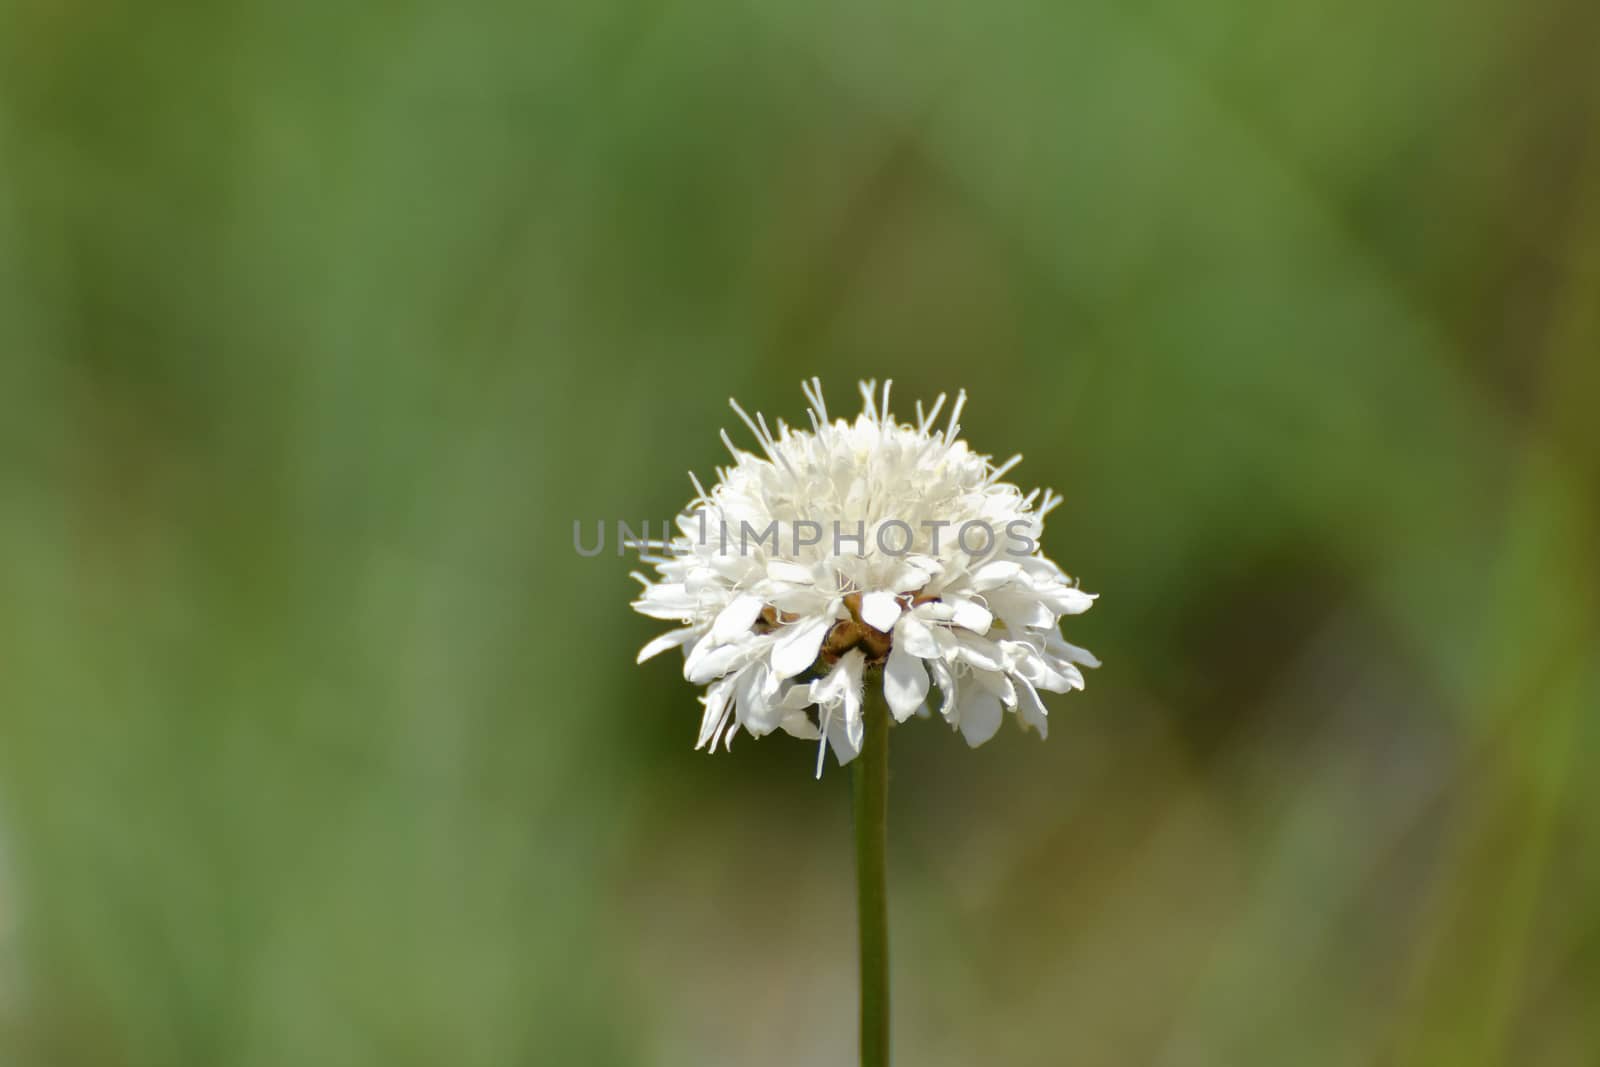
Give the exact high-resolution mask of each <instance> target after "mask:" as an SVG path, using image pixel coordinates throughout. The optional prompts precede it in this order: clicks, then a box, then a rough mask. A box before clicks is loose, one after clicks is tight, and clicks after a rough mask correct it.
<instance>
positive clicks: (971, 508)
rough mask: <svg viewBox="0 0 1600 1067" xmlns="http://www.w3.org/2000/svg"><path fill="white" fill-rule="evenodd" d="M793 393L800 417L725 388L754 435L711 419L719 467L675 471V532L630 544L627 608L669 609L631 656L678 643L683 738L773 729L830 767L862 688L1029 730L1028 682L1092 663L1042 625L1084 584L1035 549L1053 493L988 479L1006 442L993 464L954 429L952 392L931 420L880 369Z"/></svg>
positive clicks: (856, 729) (845, 758) (1041, 724)
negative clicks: (777, 413)
mask: <svg viewBox="0 0 1600 1067" xmlns="http://www.w3.org/2000/svg"><path fill="white" fill-rule="evenodd" d="M803 389H804V391H805V394H806V399H807V400H808V401H809V402H810V408H809V410H808V415H809V421H810V429H809V430H807V429H793V428H790V427H789V426H787V425H786V424H784V423H783V422H781V421H780V422H778V424H777V430H776V432H773V431H772V430H771V429H769V427H768V425H767V421H766V419H765V418H764V417H761V416H757V417H756V418H753V419H752V418H751V417H750V416H749V415H748V414H746V413H745V411H744V409H743V408H741V407H740V406H739V405H738V403H737V402H733V401H730V403H731V404H732V406H733V409H734V410H735V411H736V412H737V413H738V414H739V417H740V418H741V419H742V420H743V421H744V423H745V424H746V426H748V427H749V429H750V432H751V433H752V434H753V435H754V437H755V440H756V442H757V444H758V445H759V447H760V451H759V452H752V451H748V450H744V449H740V448H738V447H737V446H736V445H735V444H734V443H733V441H732V439H731V438H730V437H729V436H728V434H727V433H726V432H724V433H723V435H722V438H723V441H724V443H725V444H726V445H727V447H728V450H729V451H730V452H731V453H732V455H733V463H732V465H731V466H728V467H725V468H721V469H719V470H718V480H717V482H716V484H715V485H713V486H712V487H711V489H710V490H709V491H707V490H706V489H705V488H704V487H703V486H702V485H701V483H700V482H699V480H698V479H696V478H694V476H693V475H691V476H690V477H691V479H692V480H693V481H694V486H695V490H696V496H695V498H694V499H693V501H691V503H690V505H689V507H688V509H686V511H685V512H684V513H683V514H681V515H680V516H679V517H678V519H677V520H676V521H677V527H678V530H677V534H676V535H675V536H674V537H673V538H672V539H671V540H670V541H664V542H655V543H650V544H648V545H647V546H645V547H646V548H647V552H648V554H647V555H646V556H645V557H644V558H645V560H646V561H647V562H649V563H651V564H653V565H654V568H655V571H656V575H655V577H653V578H652V577H647V576H645V575H643V574H638V573H636V574H635V575H634V577H636V578H637V579H638V580H639V581H640V582H641V583H642V584H643V586H644V588H643V592H642V593H641V594H640V596H639V598H638V599H637V600H636V601H634V604H633V606H634V608H635V609H637V610H638V611H640V612H641V613H643V614H645V615H648V616H650V617H651V618H656V619H663V620H675V621H677V622H679V623H680V624H681V626H680V628H678V629H674V630H672V631H670V632H668V633H666V634H663V635H662V636H660V637H658V638H656V639H655V640H653V641H651V642H650V643H649V644H647V645H645V647H644V648H643V650H642V651H640V653H639V661H640V662H643V661H644V660H646V659H649V658H650V657H652V656H654V655H657V654H658V653H661V652H664V651H666V650H668V649H672V648H681V649H682V650H683V652H684V655H685V660H684V669H683V673H684V677H686V678H687V679H688V680H689V681H690V682H691V683H693V684H695V685H704V686H706V687H707V688H706V692H705V695H704V696H703V697H702V698H701V700H702V702H703V703H704V705H705V712H704V715H703V716H702V719H701V725H700V735H699V741H698V743H697V745H696V747H697V748H699V747H709V748H711V749H713V750H714V749H715V748H716V746H717V745H718V744H719V743H721V744H722V745H723V746H724V747H728V746H731V744H732V741H733V737H734V734H735V733H736V732H737V731H738V730H739V729H740V728H743V729H744V730H745V731H746V732H748V733H749V734H751V735H752V736H755V737H761V736H763V735H765V734H769V733H771V732H773V731H774V730H783V731H785V732H786V733H789V734H791V735H793V736H796V737H800V738H807V739H812V740H819V739H825V741H826V746H827V747H831V748H832V749H833V752H834V754H835V756H836V757H837V758H838V760H839V762H840V763H847V762H849V761H850V760H851V759H853V758H855V756H856V755H857V754H858V753H859V752H860V751H861V746H862V735H863V716H862V706H863V699H864V695H865V689H866V687H869V686H881V687H882V695H883V697H884V699H885V700H886V702H887V705H888V708H889V710H890V712H891V713H892V715H893V717H894V719H895V720H896V721H898V722H904V721H905V720H906V719H908V718H910V717H911V716H912V715H914V714H918V713H921V714H924V715H929V714H932V713H933V712H935V711H936V713H937V714H938V715H939V716H940V717H941V718H942V719H943V720H944V721H945V722H947V723H949V724H950V725H951V726H952V727H954V728H956V729H958V730H960V732H961V734H962V736H963V737H965V738H966V740H967V742H968V743H969V744H970V745H973V746H974V747H976V746H977V745H981V744H982V743H983V742H985V741H987V740H988V739H989V738H990V737H992V736H994V733H995V731H996V730H997V729H999V727H1000V724H1001V722H1002V721H1003V720H1004V718H1005V715H1006V713H1008V712H1010V713H1014V714H1015V715H1016V716H1017V718H1018V719H1019V720H1020V722H1021V725H1022V726H1023V727H1024V728H1025V729H1026V728H1032V729H1035V730H1037V731H1038V732H1039V734H1040V736H1044V734H1045V733H1046V729H1047V725H1048V719H1047V713H1046V708H1045V704H1044V702H1043V700H1041V699H1040V696H1039V692H1040V691H1041V690H1043V691H1048V692H1054V693H1064V692H1066V691H1067V690H1070V689H1082V688H1083V674H1082V672H1081V670H1080V668H1081V667H1096V666H1099V662H1098V661H1097V660H1096V659H1095V657H1094V656H1093V655H1091V654H1090V653H1089V652H1087V651H1086V650H1084V649H1082V648H1079V647H1077V646H1075V645H1072V644H1069V643H1068V642H1067V641H1066V640H1065V639H1063V637H1062V636H1061V634H1060V632H1059V630H1058V626H1059V623H1060V620H1061V619H1062V617H1064V616H1068V615H1077V614H1080V613H1081V612H1084V611H1086V610H1088V609H1089V607H1090V606H1091V605H1092V604H1093V603H1094V597H1093V596H1092V595H1090V594H1088V593H1085V592H1083V591H1082V590H1080V589H1079V588H1078V585H1077V582H1076V581H1075V580H1073V579H1072V578H1070V577H1069V576H1068V575H1067V574H1066V573H1065V572H1064V571H1063V570H1062V569H1061V568H1060V567H1059V566H1057V565H1056V564H1055V563H1054V562H1052V561H1051V560H1050V559H1048V558H1047V557H1046V556H1045V555H1044V554H1043V553H1042V551H1041V550H1040V548H1039V539H1040V537H1041V535H1042V534H1043V530H1044V519H1045V516H1047V515H1048V514H1049V513H1050V512H1051V511H1052V510H1053V509H1054V508H1055V507H1056V506H1057V505H1059V504H1060V503H1061V497H1059V496H1057V495H1055V494H1053V493H1050V492H1043V493H1041V492H1040V491H1039V490H1037V489H1036V490H1034V491H1032V492H1029V493H1024V492H1023V491H1022V490H1021V489H1020V488H1018V487H1017V486H1015V485H1013V484H1011V483H1009V482H1006V481H1003V480H1002V479H1003V477H1004V476H1005V474H1006V473H1007V472H1008V471H1009V470H1010V469H1011V468H1012V467H1013V466H1014V465H1015V464H1016V463H1017V462H1018V461H1019V460H1020V459H1021V457H1020V456H1017V457H1013V458H1012V459H1010V460H1008V461H1007V462H1005V463H1002V464H999V465H996V464H994V463H993V462H992V461H991V459H990V457H989V456H986V455H982V454H979V453H976V452H974V451H972V449H971V448H969V447H968V445H967V443H966V442H965V441H964V440H962V439H960V437H959V436H958V435H959V433H960V429H961V426H960V421H959V420H960V417H961V410H962V406H963V405H964V403H965V401H966V394H965V392H962V393H960V394H958V396H957V398H956V401H955V403H954V404H953V405H952V406H951V411H950V414H949V417H948V420H947V421H946V422H945V423H944V425H943V426H942V427H941V428H937V429H936V428H935V420H937V419H938V417H939V414H940V412H941V411H942V409H943V406H944V402H945V397H944V396H943V395H941V396H940V397H939V398H938V400H937V401H936V402H935V403H934V404H933V406H932V408H931V409H930V410H927V411H924V410H923V406H922V404H921V403H920V402H919V403H918V404H917V405H916V413H917V417H916V421H915V422H914V423H901V422H897V421H896V420H895V418H894V416H893V415H892V414H891V412H890V408H889V395H890V383H888V382H885V383H884V385H883V389H882V392H881V394H880V393H879V391H878V390H877V387H876V384H875V383H873V382H864V383H862V384H861V395H862V398H863V401H864V409H863V411H862V412H861V414H860V415H858V416H857V417H856V418H855V420H854V421H847V420H845V419H842V418H841V419H837V420H834V421H831V422H830V421H829V418H828V410H827V407H826V405H825V403H824V401H823V397H822V387H821V383H820V381H818V380H817V379H812V380H811V381H810V382H809V383H807V384H806V385H804V386H803ZM935 690H936V692H935ZM930 708H931V709H932V710H931V711H930ZM824 752H825V747H824V746H823V745H822V744H819V747H818V753H817V773H818V774H819V775H820V774H821V773H822V762H823V755H824Z"/></svg>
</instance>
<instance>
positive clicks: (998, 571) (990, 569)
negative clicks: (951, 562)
mask: <svg viewBox="0 0 1600 1067" xmlns="http://www.w3.org/2000/svg"><path fill="white" fill-rule="evenodd" d="M1021 573H1022V565H1021V564H1020V563H1015V562H1013V561H1011V560H1007V559H997V560H991V561H990V562H988V563H985V564H984V565H983V566H981V567H979V568H978V569H977V570H975V571H973V572H972V588H974V589H976V590H977V591H978V592H980V593H983V592H987V591H988V590H990V589H995V588H997V587H999V586H1002V585H1005V584H1006V583H1007V582H1011V581H1015V580H1016V578H1017V577H1018V576H1019V575H1020V574H1021Z"/></svg>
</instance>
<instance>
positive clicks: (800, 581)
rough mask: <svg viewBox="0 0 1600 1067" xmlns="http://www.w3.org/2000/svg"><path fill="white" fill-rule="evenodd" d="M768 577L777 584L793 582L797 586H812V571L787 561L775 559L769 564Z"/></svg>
mask: <svg viewBox="0 0 1600 1067" xmlns="http://www.w3.org/2000/svg"><path fill="white" fill-rule="evenodd" d="M767 577H768V578H771V579H772V580H773V581H775V582H792V583H794V584H795V585H810V584H812V578H811V569H810V568H809V567H802V566H801V565H800V564H798V563H791V562H789V561H788V560H786V559H775V560H772V561H770V562H769V563H768V564H767Z"/></svg>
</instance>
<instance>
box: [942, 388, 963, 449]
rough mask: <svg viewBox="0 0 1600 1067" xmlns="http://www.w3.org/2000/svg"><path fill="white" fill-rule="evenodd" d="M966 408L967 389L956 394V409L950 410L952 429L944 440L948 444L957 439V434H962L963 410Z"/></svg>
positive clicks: (947, 432)
mask: <svg viewBox="0 0 1600 1067" xmlns="http://www.w3.org/2000/svg"><path fill="white" fill-rule="evenodd" d="M966 406H967V391H966V390H965V389H961V390H958V391H957V392H956V404H955V407H953V408H951V409H950V428H949V429H948V430H946V431H945V434H944V440H945V443H946V444H949V443H950V442H951V441H954V440H955V439H956V434H958V433H960V432H961V409H962V408H964V407H966Z"/></svg>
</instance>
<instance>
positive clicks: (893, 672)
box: [883, 642, 928, 722]
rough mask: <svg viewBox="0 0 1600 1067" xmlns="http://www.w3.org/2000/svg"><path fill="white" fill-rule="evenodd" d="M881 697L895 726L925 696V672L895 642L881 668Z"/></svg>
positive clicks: (906, 717)
mask: <svg viewBox="0 0 1600 1067" xmlns="http://www.w3.org/2000/svg"><path fill="white" fill-rule="evenodd" d="M883 695H884V696H885V697H886V698H888V701H889V710H890V711H892V712H894V720H895V722H905V721H906V719H908V718H910V717H911V713H912V712H914V711H916V710H917V707H918V706H919V705H921V703H922V702H923V700H925V699H926V698H927V696H928V668H926V667H924V666H923V665H922V660H920V659H918V658H917V657H916V656H914V655H912V654H911V653H910V652H908V651H907V650H906V648H905V646H904V645H902V644H901V643H899V642H896V643H895V645H894V647H892V648H891V649H889V662H888V663H886V664H884V667H883Z"/></svg>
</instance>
